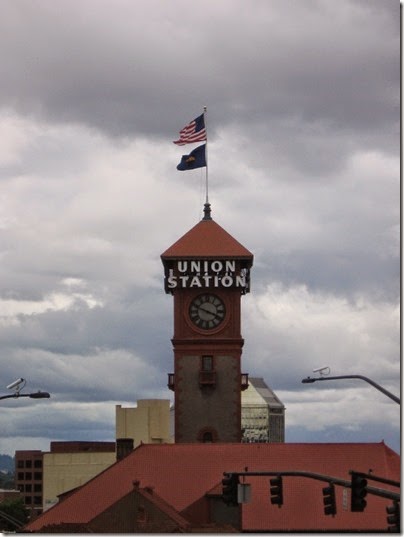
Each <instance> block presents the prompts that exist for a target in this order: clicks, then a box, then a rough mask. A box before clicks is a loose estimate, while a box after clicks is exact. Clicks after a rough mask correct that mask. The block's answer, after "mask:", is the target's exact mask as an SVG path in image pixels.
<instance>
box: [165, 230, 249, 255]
mask: <svg viewBox="0 0 404 537" xmlns="http://www.w3.org/2000/svg"><path fill="white" fill-rule="evenodd" d="M192 257H205V258H216V259H223V258H236V259H240V258H241V259H249V260H251V263H252V260H253V254H252V253H251V252H250V251H249V250H247V248H244V246H242V245H241V244H240V243H239V242H238V241H237V240H236V239H234V238H233V237H232V236H231V235H230V234H229V233H227V231H225V230H224V229H223V228H222V227H221V226H219V224H217V223H216V222H215V221H214V220H201V221H200V222H199V223H198V224H196V226H194V227H193V228H192V229H190V230H189V231H188V232H187V233H185V235H183V236H182V237H181V238H180V239H178V240H177V241H176V242H175V243H174V244H173V245H172V246H170V248H168V249H167V250H166V251H165V252H164V253H163V254H161V258H162V260H163V261H164V260H166V259H181V258H188V259H189V258H192Z"/></svg>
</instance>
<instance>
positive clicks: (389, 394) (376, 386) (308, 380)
mask: <svg viewBox="0 0 404 537" xmlns="http://www.w3.org/2000/svg"><path fill="white" fill-rule="evenodd" d="M324 369H328V372H329V371H330V369H329V368H325V367H323V368H319V369H315V370H314V372H317V371H319V372H320V375H322V373H323V370H324ZM341 379H360V380H364V381H365V382H368V383H369V384H371V385H372V386H373V387H374V388H376V389H377V390H379V391H380V392H382V393H384V395H387V397H390V399H392V400H393V401H394V402H395V403H397V404H400V399H399V398H398V397H396V396H395V395H393V394H392V393H391V392H389V391H388V390H386V389H385V388H383V387H382V386H380V384H377V382H375V381H374V380H372V379H370V378H368V377H364V376H363V375H339V376H337V377H326V376H320V377H315V378H311V377H307V378H305V379H303V380H302V383H303V384H311V383H313V382H317V381H318V380H341Z"/></svg>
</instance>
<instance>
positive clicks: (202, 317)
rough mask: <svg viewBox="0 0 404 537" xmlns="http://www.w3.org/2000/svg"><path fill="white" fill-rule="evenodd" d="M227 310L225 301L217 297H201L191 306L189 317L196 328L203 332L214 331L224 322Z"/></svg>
mask: <svg viewBox="0 0 404 537" xmlns="http://www.w3.org/2000/svg"><path fill="white" fill-rule="evenodd" d="M225 315H226V308H225V305H224V303H223V301H222V300H221V299H220V298H219V297H217V296H216V295H211V294H203V295H199V296H197V297H196V298H194V300H193V301H192V302H191V305H190V306H189V317H190V319H191V321H192V322H193V323H194V325H195V326H197V327H198V328H202V330H212V328H216V327H217V326H219V324H220V323H222V322H223V320H224V318H225Z"/></svg>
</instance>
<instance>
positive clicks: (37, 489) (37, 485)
mask: <svg viewBox="0 0 404 537" xmlns="http://www.w3.org/2000/svg"><path fill="white" fill-rule="evenodd" d="M34 492H42V485H40V484H39V483H35V484H34Z"/></svg>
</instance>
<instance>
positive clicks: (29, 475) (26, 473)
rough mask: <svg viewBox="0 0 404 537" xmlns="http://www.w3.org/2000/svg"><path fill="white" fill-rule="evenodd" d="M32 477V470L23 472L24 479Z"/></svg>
mask: <svg viewBox="0 0 404 537" xmlns="http://www.w3.org/2000/svg"><path fill="white" fill-rule="evenodd" d="M28 479H32V472H25V480H26V481H28Z"/></svg>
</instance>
